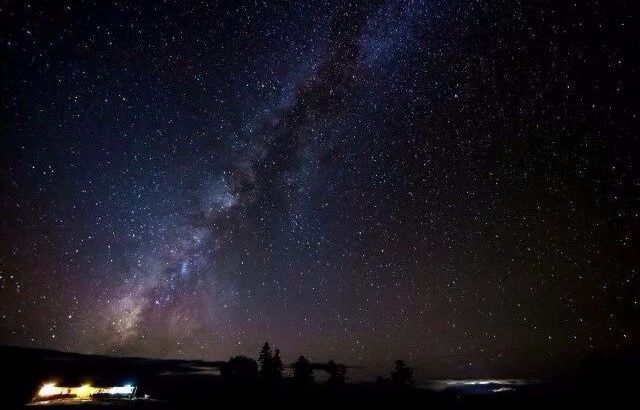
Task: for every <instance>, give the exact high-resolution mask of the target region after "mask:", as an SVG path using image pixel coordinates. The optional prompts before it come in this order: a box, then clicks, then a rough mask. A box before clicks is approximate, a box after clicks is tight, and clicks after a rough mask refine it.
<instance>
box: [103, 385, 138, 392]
mask: <svg viewBox="0 0 640 410" xmlns="http://www.w3.org/2000/svg"><path fill="white" fill-rule="evenodd" d="M107 393H109V394H133V386H132V385H130V384H127V385H125V386H115V387H111V388H109V390H108V391H107Z"/></svg>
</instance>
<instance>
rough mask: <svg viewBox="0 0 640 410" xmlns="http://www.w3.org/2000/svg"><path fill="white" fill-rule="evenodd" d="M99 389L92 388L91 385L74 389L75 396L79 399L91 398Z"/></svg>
mask: <svg viewBox="0 0 640 410" xmlns="http://www.w3.org/2000/svg"><path fill="white" fill-rule="evenodd" d="M96 390H97V389H94V388H93V387H91V385H90V384H83V385H82V386H80V387H78V388H76V389H72V392H73V394H75V395H76V396H77V397H78V398H79V399H86V398H89V396H91V395H92V394H93V393H96Z"/></svg>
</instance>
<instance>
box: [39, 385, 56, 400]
mask: <svg viewBox="0 0 640 410" xmlns="http://www.w3.org/2000/svg"><path fill="white" fill-rule="evenodd" d="M59 390H60V389H59V388H57V387H56V384H55V383H46V384H45V385H44V386H42V387H41V388H40V390H39V391H38V396H40V397H46V396H54V395H56V394H60V393H59Z"/></svg>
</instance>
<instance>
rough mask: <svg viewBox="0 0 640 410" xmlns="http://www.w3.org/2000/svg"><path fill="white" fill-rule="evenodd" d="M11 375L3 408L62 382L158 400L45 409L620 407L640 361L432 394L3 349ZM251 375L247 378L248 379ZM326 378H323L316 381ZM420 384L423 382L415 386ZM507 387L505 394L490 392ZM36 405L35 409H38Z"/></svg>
mask: <svg viewBox="0 0 640 410" xmlns="http://www.w3.org/2000/svg"><path fill="white" fill-rule="evenodd" d="M0 358H1V360H2V363H4V366H3V367H4V369H5V370H6V371H5V372H4V374H5V376H6V377H7V381H5V382H4V383H5V385H4V388H3V398H2V400H3V403H2V408H7V409H19V408H24V405H25V403H27V402H29V401H30V400H31V398H32V397H33V396H34V395H35V393H36V392H37V391H38V389H39V388H40V386H41V385H42V384H43V383H44V382H48V381H56V382H57V383H58V384H59V385H71V386H74V385H80V384H83V383H86V382H91V383H92V384H93V385H104V386H110V385H122V384H124V383H133V384H134V385H136V386H138V393H137V396H139V397H142V396H144V395H149V396H150V397H151V398H152V399H155V401H144V400H139V401H137V402H135V403H132V402H129V403H123V404H114V403H111V404H106V403H103V404H102V405H88V406H80V405H73V406H51V405H48V406H44V407H46V408H95V407H100V408H102V407H121V406H122V407H127V408H128V407H134V408H159V409H213V408H220V407H237V406H240V407H243V408H244V407H247V406H252V407H255V408H272V407H273V406H276V407H279V408H320V407H323V408H327V407H330V408H353V407H356V408H359V407H361V406H371V405H381V406H383V408H432V409H439V408H445V409H449V408H456V409H457V408H460V409H466V408H505V409H506V408H531V409H539V408H545V407H549V406H551V407H553V408H555V407H556V406H562V407H565V408H615V407H618V406H621V405H623V403H625V402H626V401H627V400H628V399H630V398H631V397H632V395H633V392H634V390H635V389H636V388H637V386H638V381H639V378H638V364H639V361H638V358H637V357H635V358H633V357H628V356H625V357H621V356H616V357H609V356H604V355H602V356H593V357H591V358H589V359H587V360H585V361H584V363H583V365H582V367H581V370H580V371H579V372H577V373H574V374H570V375H563V376H562V377H557V378H554V379H552V380H546V381H539V382H537V383H532V384H523V385H518V386H515V387H514V388H513V389H509V390H505V389H504V387H503V386H499V385H495V386H494V385H491V384H483V385H470V386H468V387H465V388H460V387H459V386H458V387H451V388H444V389H439V390H438V391H433V390H429V389H424V388H412V387H406V388H396V387H394V386H393V385H392V384H390V383H389V382H388V380H386V379H380V380H378V381H373V382H360V383H349V382H348V380H347V383H345V384H341V385H331V384H329V383H323V382H320V381H318V382H316V383H313V384H311V385H310V386H307V387H305V388H300V386H298V385H296V383H295V381H294V380H293V379H292V378H289V377H285V378H284V379H283V380H282V382H281V383H279V384H278V385H277V386H265V385H264V384H262V383H261V382H260V381H259V380H258V379H257V378H253V377H251V376H249V377H244V378H243V376H242V375H240V376H239V375H238V374H237V373H235V374H234V373H232V372H228V371H227V372H225V368H226V367H225V366H227V362H204V361H185V360H155V359H143V358H113V357H108V356H89V355H80V354H73V353H62V352H57V351H51V350H36V349H25V348H17V347H2V348H0ZM245 376H246V375H245ZM317 380H322V377H317ZM418 385H424V383H423V384H420V383H418ZM501 387H502V389H503V390H502V391H498V392H493V390H498V389H500V388H501ZM35 408H38V407H35Z"/></svg>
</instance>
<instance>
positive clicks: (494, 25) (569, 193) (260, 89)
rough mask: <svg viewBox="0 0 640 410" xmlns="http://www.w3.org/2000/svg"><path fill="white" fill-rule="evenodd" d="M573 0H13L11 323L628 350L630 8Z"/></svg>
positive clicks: (156, 340)
mask: <svg viewBox="0 0 640 410" xmlns="http://www.w3.org/2000/svg"><path fill="white" fill-rule="evenodd" d="M531 3H533V4H531ZM564 3H565V2H558V1H540V2H526V1H512V0H509V1H491V2H489V1H483V0H478V1H463V0H445V1H442V0H403V1H400V0H385V1H371V2H351V3H349V2H345V1H332V0H325V1H317V2H314V1H308V2H303V1H300V2H285V1H263V0H250V1H244V0H234V1H202V2H187V1H163V2H160V1H158V2H155V1H148V2H128V1H114V2H100V1H95V2H91V1H55V2H54V1H42V2H31V1H25V2H22V1H9V2H7V3H5V2H3V3H2V5H0V53H1V54H0V73H1V75H0V77H1V78H0V87H1V91H0V94H1V95H0V106H1V110H0V164H1V167H0V189H1V191H0V192H1V199H2V200H1V202H0V343H3V344H11V345H20V346H28V347H41V348H55V349H61V350H67V351H76V352H85V353H106V354H112V355H119V356H129V355H140V356H153V357H167V358H174V357H175V358H182V357H183V358H204V359H226V358H228V357H229V356H230V355H236V354H248V355H251V356H256V355H257V352H258V350H259V348H260V346H261V344H262V343H263V342H264V341H265V340H269V341H270V342H271V343H272V344H274V345H276V346H277V347H279V348H280V349H281V350H282V352H283V355H284V358H285V359H286V360H291V359H294V358H295V357H297V356H298V355H300V354H305V355H307V357H309V358H311V359H312V360H318V361H320V360H327V359H328V358H330V357H331V358H334V359H335V360H338V361H341V362H344V363H347V364H351V365H356V366H365V367H366V368H368V369H378V368H380V369H383V368H385V369H386V368H388V367H389V366H390V363H391V362H392V360H395V359H397V358H403V359H405V360H406V361H407V362H408V363H410V364H411V365H414V366H416V367H417V368H418V369H420V370H421V371H422V372H423V373H424V374H428V375H434V376H444V375H447V376H452V375H453V376H460V377H469V376H480V375H490V376H498V375H507V374H509V375H523V376H524V375H539V374H545V372H550V371H556V370H558V369H562V368H564V367H566V366H568V365H570V364H572V363H577V362H578V361H579V360H581V358H582V357H584V356H585V355H588V354H590V353H592V352H603V351H604V352H611V351H613V352H617V351H624V350H625V349H630V348H633V347H634V346H637V345H638V340H639V338H640V331H639V330H640V326H638V323H639V320H638V316H639V313H640V306H638V302H639V301H640V278H639V273H640V263H639V262H640V252H639V251H640V248H639V246H638V241H639V240H640V237H639V235H640V216H639V212H640V172H639V170H638V164H639V163H640V162H639V161H638V152H640V144H639V141H638V135H637V132H636V131H637V129H638V127H637V120H638V115H637V107H636V109H634V108H632V106H631V105H630V104H628V103H625V102H624V101H625V99H624V93H625V79H626V78H627V77H628V76H630V75H633V74H634V73H635V74H637V70H635V69H633V68H631V67H630V66H629V64H625V49H627V51H628V50H630V49H631V48H632V47H633V46H632V45H631V44H630V42H629V40H628V39H625V35H624V31H625V22H626V23H629V21H628V18H627V17H626V15H625V13H624V12H623V11H624V10H621V9H617V8H616V6H615V5H613V4H608V2H597V1H585V2H576V3H575V4H573V3H572V4H564ZM634 124H635V127H634V126H633V125H634Z"/></svg>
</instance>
